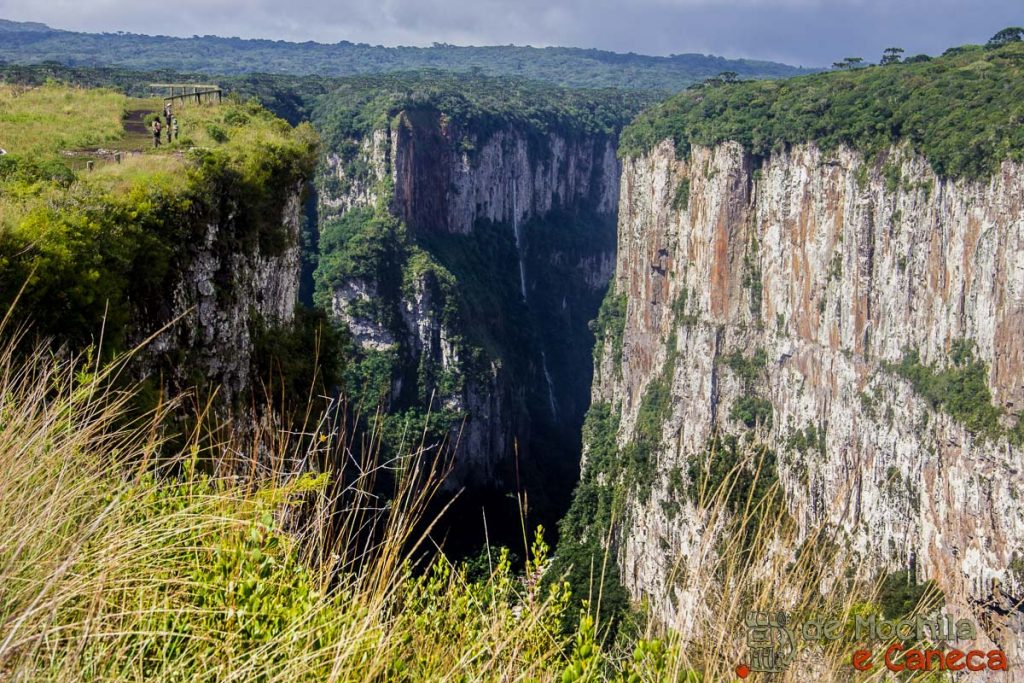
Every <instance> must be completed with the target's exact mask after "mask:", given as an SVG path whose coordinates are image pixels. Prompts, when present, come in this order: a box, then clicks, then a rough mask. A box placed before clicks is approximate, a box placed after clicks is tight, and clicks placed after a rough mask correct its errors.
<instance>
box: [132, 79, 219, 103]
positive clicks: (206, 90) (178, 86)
mask: <svg viewBox="0 0 1024 683" xmlns="http://www.w3.org/2000/svg"><path fill="white" fill-rule="evenodd" d="M149 87H150V88H153V89H154V90H166V94H164V95H163V98H164V101H165V102H169V103H170V102H174V101H178V102H195V103H196V104H202V103H203V102H217V103H218V104H219V103H220V102H222V101H223V99H224V91H223V90H222V89H221V87H220V86H219V85H209V84H203V83H150V84H149Z"/></svg>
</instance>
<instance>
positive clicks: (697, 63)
mask: <svg viewBox="0 0 1024 683" xmlns="http://www.w3.org/2000/svg"><path fill="white" fill-rule="evenodd" d="M0 21H2V20H0ZM2 31H3V35H4V40H3V43H2V44H0V61H2V60H6V61H9V62H16V63H20V64H28V63H34V62H41V61H46V60H56V61H59V62H61V63H64V64H69V65H75V66H103V65H118V66H124V67H130V68H133V69H143V70H153V69H176V70H181V71H196V72H201V73H207V74H242V73H252V72H271V73H278V74H317V75H321V76H348V75H355V74H373V73H385V72H391V71H407V70H411V69H423V68H438V69H445V70H450V71H460V72H470V71H479V72H481V73H485V74H490V75H505V76H521V77H524V78H529V79H536V80H542V81H547V82H549V83H558V84H561V85H566V86H571V87H586V88H601V87H620V88H631V89H640V90H668V91H673V92H674V91H677V90H680V89H682V88H685V87H686V86H687V85H689V84H691V83H695V82H699V81H701V80H703V79H704V78H707V77H709V76H714V75H716V74H718V73H721V72H723V71H733V72H736V73H737V74H739V75H740V76H742V77H744V78H783V77H787V76H793V75H796V74H799V73H807V71H808V70H806V69H800V68H796V67H792V66H787V65H785V64H779V63H776V62H765V61H757V60H749V59H725V58H722V57H715V56H711V55H700V54H684V55H671V56H668V57H651V56H646V55H637V54H632V53H630V54H620V53H615V52H607V51H604V50H593V49H580V48H564V47H547V48H534V47H517V46H512V45H509V46H494V47H472V46H469V47H459V46H455V45H445V44H435V45H434V46H433V47H426V48H424V47H382V46H379V45H377V46H374V45H367V44H362V43H358V44H357V43H350V42H348V41H342V42H339V43H337V44H334V45H328V44H323V43H313V42H306V43H288V42H285V41H273V40H242V39H240V38H220V37H217V36H194V37H192V38H172V37H168V36H144V35H135V34H113V33H103V34H91V33H74V32H71V31H56V30H53V29H48V28H47V27H45V26H41V25H37V24H34V25H28V24H18V23H14V22H4V23H3V28H2Z"/></svg>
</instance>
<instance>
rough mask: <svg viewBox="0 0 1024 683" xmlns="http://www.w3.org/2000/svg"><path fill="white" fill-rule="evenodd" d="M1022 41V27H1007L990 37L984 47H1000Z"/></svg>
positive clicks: (1023, 32) (1023, 39) (1023, 37)
mask: <svg viewBox="0 0 1024 683" xmlns="http://www.w3.org/2000/svg"><path fill="white" fill-rule="evenodd" d="M1022 41H1024V27H1022V26H1008V27H1007V28H1004V29H1003V30H1002V31H1000V32H999V33H997V34H995V35H994V36H992V39H991V40H989V41H988V45H986V47H999V46H1000V45H1006V44H1007V43H1019V42H1022Z"/></svg>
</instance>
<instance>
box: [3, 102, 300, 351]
mask: <svg viewBox="0 0 1024 683" xmlns="http://www.w3.org/2000/svg"><path fill="white" fill-rule="evenodd" d="M161 107H162V102H161V101H160V100H139V99H133V98H128V97H125V96H123V95H120V94H117V93H114V92H111V91H104V90H86V89H79V88H70V87H67V86H62V85H57V84H52V83H51V84H47V85H44V86H40V87H35V88H23V87H14V86H3V85H0V139H2V140H3V141H4V145H5V146H6V151H7V152H8V153H7V154H6V155H4V156H0V309H3V310H6V309H7V308H8V307H9V306H10V305H11V303H12V302H13V301H14V299H15V298H16V297H18V296H19V292H20V303H19V306H18V308H17V310H16V313H17V314H18V315H26V316H31V318H32V320H33V322H34V324H35V327H34V332H35V333H38V334H40V335H44V336H48V335H49V336H54V337H56V338H58V339H60V340H64V341H70V342H72V343H73V344H83V343H88V342H90V341H91V340H94V339H98V338H99V335H100V333H101V330H102V332H103V338H104V349H105V350H113V349H116V348H118V347H119V346H120V345H121V343H122V341H123V340H124V339H123V338H124V335H125V327H126V325H127V323H128V321H129V319H130V318H131V317H132V316H133V315H136V316H138V315H139V314H142V315H143V316H147V317H150V318H153V317H158V316H159V313H158V311H157V310H155V309H154V310H147V306H149V307H153V306H155V305H156V303H155V302H158V301H162V300H163V298H164V297H165V295H166V294H167V290H168V288H169V287H170V286H171V284H172V281H171V278H173V276H174V274H175V273H177V274H180V273H181V272H182V271H183V268H184V265H185V264H186V263H187V262H188V259H189V258H190V256H191V254H192V253H193V251H194V249H195V248H196V246H197V245H199V244H202V243H203V242H204V241H205V239H206V237H205V233H206V229H207V225H208V224H210V223H212V224H216V225H220V226H221V230H219V231H218V233H217V240H218V245H219V246H218V248H220V249H223V250H224V251H225V252H228V253H253V252H254V251H255V250H259V251H260V252H261V253H262V254H264V255H272V254H274V253H279V252H280V251H281V250H282V249H283V248H285V247H286V246H288V242H289V240H290V237H289V236H288V235H286V234H285V233H284V228H283V227H282V226H283V221H282V220H281V216H282V210H283V209H284V204H285V201H286V200H287V199H288V198H289V197H290V196H293V195H294V194H295V193H296V192H298V191H299V189H300V186H301V183H302V181H303V179H304V178H307V177H309V176H310V174H311V172H312V166H313V163H314V161H315V153H316V137H315V134H314V133H313V131H312V129H311V128H310V127H309V126H308V125H304V126H300V127H299V128H295V129H293V128H292V127H290V126H289V125H288V124H287V123H285V122H284V121H281V120H280V119H277V118H275V117H273V116H272V115H270V114H269V113H267V112H266V111H264V110H262V109H261V108H259V107H258V106H256V105H252V104H244V103H240V102H230V103H227V104H225V105H223V106H219V107H186V108H182V109H180V110H179V111H178V112H176V114H177V117H178V119H179V128H180V137H179V139H177V140H176V141H173V142H172V143H169V144H168V143H165V144H164V146H162V147H161V148H159V149H157V150H153V149H151V146H152V136H151V135H150V134H149V133H148V132H147V129H146V128H145V127H144V125H145V120H144V115H145V113H146V112H159V111H160V109H161ZM129 112H132V113H133V114H134V116H135V119H136V124H135V127H134V129H132V130H126V127H125V125H124V123H123V120H124V119H125V118H126V117H127V116H128V114H129ZM100 148H102V149H100ZM115 151H117V152H119V153H120V154H121V156H122V160H121V162H120V163H118V162H116V161H115V160H114V152H115ZM88 161H92V163H94V164H95V170H93V171H87V170H86V164H87V162H88ZM229 228H230V229H229ZM23 286H24V290H23V291H22V287H23ZM151 322H152V320H151Z"/></svg>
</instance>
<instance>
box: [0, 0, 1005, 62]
mask: <svg viewBox="0 0 1024 683" xmlns="http://www.w3.org/2000/svg"><path fill="white" fill-rule="evenodd" d="M0 17H2V18H6V19H14V20H22V21H41V22H45V23H47V24H50V25H51V26H54V27H57V28H66V29H71V30H80V31H116V30H123V31H131V32H135V33H149V34H164V35H179V36H190V35H193V34H198V35H205V34H216V35H224V36H240V37H244V38H252V37H260V38H273V39H283V40H294V41H305V40H316V41H320V42H328V43H333V42H337V41H339V40H351V41H354V42H366V43H371V44H383V45H429V44H431V43H432V42H447V43H455V44H460V45H467V44H473V45H495V44H499V45H504V44H509V43H515V44H520V45H521V44H531V45H538V46H543V45H570V46H578V47H597V48H603V49H609V50H616V51H620V52H629V51H632V52H639V53H645V54H670V53H682V52H707V53H714V54H720V55H725V56H730V57H754V58H762V59H776V60H780V61H785V62H789V63H792V64H802V65H807V66H813V65H826V64H830V63H831V62H833V61H835V60H836V59H837V58H841V57H846V56H863V57H865V58H866V59H868V60H874V59H877V57H878V55H879V54H880V53H881V51H882V49H883V48H885V47H888V46H890V45H898V46H902V47H904V48H906V50H907V52H908V54H909V53H916V52H928V53H932V54H934V53H937V52H941V51H942V50H943V49H945V48H946V47H949V46H951V45H958V44H962V43H968V42H984V41H985V40H986V39H987V38H988V37H989V36H991V35H992V34H993V33H995V32H996V31H997V30H998V29H1000V28H1002V27H1004V26H1007V25H1011V24H1012V25H1019V24H1024V8H1022V7H1021V4H1020V0H973V1H972V0H931V1H926V0H626V1H624V0H518V1H515V2H513V1H512V0H344V1H341V2H338V1H337V0H333V1H332V0H284V1H282V0H251V1H249V2H239V1H238V0H169V1H168V0H151V1H150V2H146V1H145V0H47V1H45V2H40V0H0Z"/></svg>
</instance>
